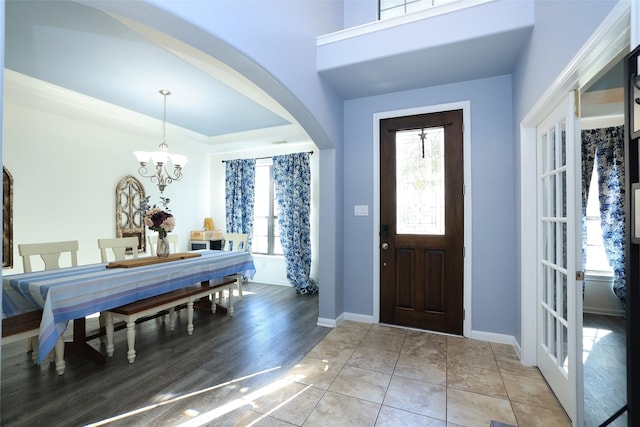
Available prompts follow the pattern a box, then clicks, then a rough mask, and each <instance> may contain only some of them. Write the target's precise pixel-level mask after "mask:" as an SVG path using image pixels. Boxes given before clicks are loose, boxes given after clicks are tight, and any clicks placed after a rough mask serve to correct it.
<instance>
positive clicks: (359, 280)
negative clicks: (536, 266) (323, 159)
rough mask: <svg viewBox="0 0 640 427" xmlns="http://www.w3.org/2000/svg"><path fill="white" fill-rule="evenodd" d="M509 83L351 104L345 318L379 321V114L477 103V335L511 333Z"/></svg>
mask: <svg viewBox="0 0 640 427" xmlns="http://www.w3.org/2000/svg"><path fill="white" fill-rule="evenodd" d="M511 99H512V94H511V77H510V76H499V77H494V78H489V79H482V80H474V81H469V82H462V83H456V84H451V85H445V86H438V87H431V88H424V89H419V90H413V91H406V92H399V93H392V94H386V95H381V96H376V97H368V98H361V99H355V100H350V101H347V102H345V121H344V122H345V137H344V141H345V144H344V147H345V148H344V150H345V171H344V174H345V177H344V206H345V215H344V248H345V255H344V263H345V266H346V268H345V273H344V283H345V286H344V287H345V311H346V312H348V313H359V314H367V315H372V314H373V311H372V309H373V268H374V266H373V259H372V256H371V254H372V250H373V244H374V235H373V233H374V232H373V216H372V214H371V212H370V215H369V216H368V217H355V216H354V215H353V206H354V205H369V206H370V209H372V208H373V198H374V195H373V182H372V181H373V143H372V141H373V134H372V133H373V114H375V113H380V112H386V111H393V110H401V109H407V108H414V107H421V106H429V105H437V104H445V103H451V102H458V101H466V100H469V101H470V102H471V126H470V129H471V180H472V189H471V191H472V196H473V207H472V213H473V216H472V228H473V230H472V232H473V235H472V236H473V237H472V239H473V247H472V253H473V266H472V277H471V280H472V286H473V304H472V312H473V317H472V328H473V329H474V330H480V331H490V332H495V333H504V334H508V335H512V334H513V332H514V331H513V324H514V321H513V316H514V311H513V300H514V297H515V287H516V286H517V281H516V278H515V269H514V263H515V259H514V242H515V235H514V233H515V222H514V220H515V219H514V191H515V190H514V180H513V176H514V164H513V146H514V144H513V130H512V123H513V117H512V113H511V112H512V108H511Z"/></svg>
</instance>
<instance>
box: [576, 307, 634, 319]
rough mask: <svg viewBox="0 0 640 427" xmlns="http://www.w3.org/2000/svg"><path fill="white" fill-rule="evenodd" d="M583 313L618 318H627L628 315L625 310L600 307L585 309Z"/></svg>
mask: <svg viewBox="0 0 640 427" xmlns="http://www.w3.org/2000/svg"><path fill="white" fill-rule="evenodd" d="M582 311H583V312H584V313H591V314H602V315H604V316H616V317H625V316H626V313H625V311H624V310H616V309H606V308H605V309H603V308H599V307H583V309H582Z"/></svg>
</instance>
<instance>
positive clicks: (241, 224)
mask: <svg viewBox="0 0 640 427" xmlns="http://www.w3.org/2000/svg"><path fill="white" fill-rule="evenodd" d="M225 165H226V166H225V168H226V178H225V183H226V185H225V188H226V200H225V202H226V231H227V233H243V234H248V235H249V240H248V241H247V250H250V249H251V235H252V233H253V204H254V200H255V181H256V161H255V159H240V160H227V161H226V162H225Z"/></svg>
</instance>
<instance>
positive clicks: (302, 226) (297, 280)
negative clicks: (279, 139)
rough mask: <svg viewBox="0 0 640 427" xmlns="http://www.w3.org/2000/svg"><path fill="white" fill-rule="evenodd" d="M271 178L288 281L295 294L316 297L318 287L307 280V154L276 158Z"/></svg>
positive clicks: (309, 189)
mask: <svg viewBox="0 0 640 427" xmlns="http://www.w3.org/2000/svg"><path fill="white" fill-rule="evenodd" d="M273 176H274V180H275V184H276V199H277V200H278V209H279V211H278V223H279V224H280V242H281V244H282V249H283V251H284V257H285V260H286V262H287V279H288V280H289V283H291V285H292V286H293V287H294V288H295V289H296V291H297V292H298V293H300V294H315V293H317V292H318V286H317V285H316V284H315V283H314V281H313V280H312V279H311V278H310V277H309V273H310V271H311V239H310V237H309V233H310V226H309V211H310V203H311V197H310V193H311V173H310V170H309V153H297V154H289V155H285V156H275V157H274V158H273Z"/></svg>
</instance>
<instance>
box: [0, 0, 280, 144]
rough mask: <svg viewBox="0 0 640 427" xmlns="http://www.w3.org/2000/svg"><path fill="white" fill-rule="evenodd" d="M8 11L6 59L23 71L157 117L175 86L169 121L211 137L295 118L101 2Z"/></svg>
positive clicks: (18, 4) (16, 5)
mask: <svg viewBox="0 0 640 427" xmlns="http://www.w3.org/2000/svg"><path fill="white" fill-rule="evenodd" d="M5 13H6V24H5V67H6V68H8V69H11V70H13V71H16V72H18V73H21V74H24V75H27V76H30V77H33V78H36V79H39V80H42V81H45V82H48V83H51V84H54V85H57V86H60V87H63V88H66V89H69V90H71V91H74V92H77V93H81V94H84V95H87V96H90V97H93V98H96V99H99V100H102V101H106V102H108V103H111V104H114V105H117V106H120V107H123V108H126V109H129V110H131V111H135V112H138V113H142V114H144V115H147V116H150V117H154V118H157V119H162V114H163V96H162V95H161V94H160V93H159V90H160V89H168V90H170V91H171V95H170V96H168V97H167V113H166V114H167V122H169V123H172V124H173V125H177V126H180V127H182V128H185V129H189V130H191V131H194V132H197V133H199V134H202V135H205V136H207V137H210V138H211V140H212V141H213V140H215V139H216V137H220V136H222V135H229V134H238V133H242V132H251V131H256V130H263V129H279V128H280V127H282V126H286V125H290V121H289V120H287V119H285V118H283V117H282V115H279V114H276V113H274V112H273V111H272V110H271V109H269V108H267V107H265V106H264V105H262V104H261V103H258V102H255V101H254V100H252V99H251V98H250V97H249V96H247V95H246V91H245V94H243V93H241V92H239V91H238V90H236V89H234V88H233V87H231V86H229V85H227V84H225V83H223V82H222V81H221V80H219V79H217V78H216V77H214V76H213V75H211V74H208V73H206V72H204V71H202V70H200V69H198V68H197V67H195V66H193V65H191V64H189V63H188V62H186V61H185V60H183V59H182V58H181V57H179V56H177V55H176V54H174V53H173V52H170V51H169V50H167V49H165V48H163V47H162V46H159V45H158V44H155V43H154V42H153V41H151V40H150V39H149V38H147V37H144V36H143V35H141V34H139V33H138V32H136V31H134V30H133V29H132V28H130V27H128V26H126V25H124V24H123V23H122V22H120V21H118V20H116V19H114V18H113V17H111V16H110V15H108V14H106V13H104V12H102V11H100V10H98V9H95V8H92V7H89V6H85V5H82V4H79V3H76V2H72V1H7V2H6V12H5ZM270 134H273V132H271V133H270ZM270 137H271V138H273V136H270ZM282 139H284V137H280V138H277V140H278V141H281V140H282ZM269 142H273V141H269Z"/></svg>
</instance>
